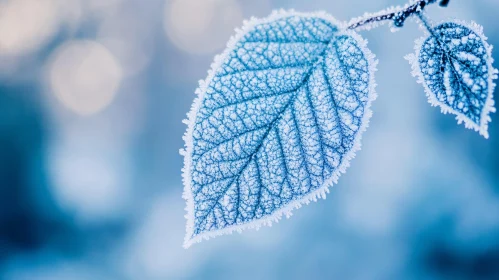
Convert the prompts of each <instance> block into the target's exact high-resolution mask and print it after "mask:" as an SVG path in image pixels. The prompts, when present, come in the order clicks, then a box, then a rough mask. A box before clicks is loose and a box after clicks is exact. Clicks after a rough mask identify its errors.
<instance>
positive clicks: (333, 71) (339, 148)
mask: <svg viewBox="0 0 499 280" xmlns="http://www.w3.org/2000/svg"><path fill="white" fill-rule="evenodd" d="M365 45H366V43H365V42H364V41H363V40H362V39H361V38H360V37H359V36H358V35H356V34H355V33H353V32H351V31H348V32H347V31H343V25H342V24H339V23H338V22H336V21H335V20H334V19H333V18H331V17H330V16H327V15H326V14H298V13H294V12H277V13H274V14H273V15H271V16H270V17H269V18H267V19H264V20H256V19H253V20H252V21H250V22H247V23H246V24H245V26H244V27H243V30H240V31H238V34H237V35H236V37H235V38H233V39H232V40H231V42H230V43H229V45H228V48H227V50H226V51H225V52H224V53H223V54H222V55H221V56H218V57H217V58H216V59H215V63H214V64H213V66H212V70H211V71H210V72H209V75H208V78H207V79H206V80H205V81H203V82H201V84H200V88H199V89H198V91H197V93H198V95H199V97H198V99H197V100H196V101H195V102H194V105H193V108H192V111H191V112H190V114H189V119H188V120H187V124H188V126H189V127H188V130H187V133H186V135H185V137H184V139H185V141H186V150H185V151H184V150H183V151H182V153H183V154H184V156H185V158H184V161H185V166H184V170H183V171H184V184H185V191H184V197H185V198H186V200H187V216H186V217H187V235H186V240H185V244H184V246H186V247H188V246H190V245H191V244H192V243H194V242H199V241H200V240H202V239H207V238H209V237H213V236H216V235H220V234H225V233H231V232H232V231H234V230H238V231H241V230H242V229H245V228H253V227H256V228H258V227H259V226H261V225H263V224H270V223H271V222H272V221H277V220H278V219H279V218H280V217H281V216H282V215H283V214H285V215H288V216H289V215H290V214H291V211H292V210H293V209H294V208H298V207H300V205H301V204H302V203H308V202H309V201H310V200H316V199H317V197H325V193H326V192H327V190H328V187H329V186H331V185H332V184H333V183H336V181H337V179H338V177H339V175H340V173H341V172H345V169H346V168H347V167H348V165H349V161H350V159H352V158H353V157H354V153H355V151H356V150H358V149H359V148H360V138H361V134H362V132H363V131H364V130H365V128H366V127H367V124H368V121H369V118H370V116H371V111H370V109H369V107H370V103H371V101H372V100H374V99H375V92H374V86H375V83H374V77H373V73H374V70H375V62H374V60H373V55H372V54H371V53H370V52H369V51H368V50H367V49H366V47H365Z"/></svg>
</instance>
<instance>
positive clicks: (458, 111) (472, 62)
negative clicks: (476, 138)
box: [408, 22, 497, 138]
mask: <svg viewBox="0 0 499 280" xmlns="http://www.w3.org/2000/svg"><path fill="white" fill-rule="evenodd" d="M486 39H487V38H485V36H484V35H483V32H482V27H481V26H479V25H477V24H475V23H472V24H470V25H467V24H465V23H459V22H445V23H442V24H440V25H438V26H436V27H434V28H432V32H431V34H430V36H429V37H428V38H426V39H424V41H423V40H420V41H419V42H417V43H416V54H415V55H410V56H408V59H409V61H411V63H412V65H413V70H414V71H413V73H414V75H415V76H417V77H419V81H420V82H421V83H423V84H424V86H425V90H426V93H427V95H428V97H429V101H430V103H431V104H432V105H434V106H440V107H441V109H442V111H443V112H444V113H448V112H449V113H452V114H455V115H456V116H457V120H458V122H459V123H461V122H464V124H465V126H466V127H467V128H472V129H475V130H476V131H479V132H480V134H482V135H483V136H484V137H485V138H488V132H487V129H488V123H489V122H490V120H491V119H490V116H489V114H490V112H495V108H494V100H493V96H492V95H493V92H494V87H495V84H494V82H493V79H495V78H497V70H495V69H494V68H493V67H492V62H493V59H492V55H491V52H492V48H491V47H490V46H489V45H488V44H487V41H486Z"/></svg>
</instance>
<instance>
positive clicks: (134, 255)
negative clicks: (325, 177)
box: [0, 0, 499, 280]
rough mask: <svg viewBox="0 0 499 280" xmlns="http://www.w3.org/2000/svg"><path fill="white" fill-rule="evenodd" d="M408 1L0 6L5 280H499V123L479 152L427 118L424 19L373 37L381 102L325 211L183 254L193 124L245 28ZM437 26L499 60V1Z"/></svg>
mask: <svg viewBox="0 0 499 280" xmlns="http://www.w3.org/2000/svg"><path fill="white" fill-rule="evenodd" d="M404 3H405V2H404V1H403V0H398V1H393V0H375V1H374V0H341V1H332V0H307V1H306V0H252V1H247V0H239V1H238V0H147V1H143V0H2V1H0V279H2V280H4V279H5V280H42V279H43V280H59V279H65V280H66V279H69V280H73V279H75V280H80V279H85V280H86V279H92V280H101V279H105V280H115V279H116V280H121V279H124V280H128V279H130V280H149V279H151V280H154V279H286V278H287V279H307V278H308V279H499V116H498V115H497V114H493V115H492V119H493V121H492V123H491V125H490V140H484V139H483V137H481V136H480V135H479V134H478V133H475V132H473V131H471V130H467V129H465V128H464V126H462V125H460V126H458V125H457V124H456V122H455V120H454V118H453V117H452V116H450V115H442V114H440V112H439V109H436V108H432V107H430V106H429V104H428V103H427V101H426V97H425V94H424V92H423V88H422V87H421V86H420V85H419V84H417V83H416V80H415V78H413V77H412V76H411V74H410V71H411V69H410V66H409V64H408V62H407V61H405V60H404V58H403V57H404V56H405V55H406V54H408V53H411V52H413V46H414V40H415V39H416V38H419V37H420V36H421V35H422V34H423V33H422V31H421V30H419V28H418V26H417V25H416V23H414V22H413V21H409V22H407V23H406V27H404V28H403V29H402V30H400V31H399V32H396V33H391V32H390V30H389V28H388V27H387V26H384V27H380V28H378V29H376V30H373V31H370V32H366V31H363V32H361V34H362V35H363V36H364V37H365V38H367V39H368V40H369V47H370V48H371V50H372V51H373V52H374V53H375V54H376V55H377V57H378V59H379V60H380V63H379V65H378V68H379V71H378V72H377V82H378V84H379V86H378V88H377V91H378V93H379V98H378V99H377V100H376V101H375V102H374V104H373V111H374V116H373V118H372V120H371V125H370V128H369V129H368V131H367V132H366V133H365V134H364V137H363V149H362V150H361V151H360V152H359V153H358V154H357V158H356V159H354V160H353V161H352V166H351V168H349V170H348V172H347V174H345V175H343V176H342V177H341V178H340V181H339V184H338V185H336V186H335V187H334V188H333V189H332V190H331V192H330V194H329V195H328V198H327V200H321V201H319V202H317V203H313V204H311V205H308V206H306V207H303V208H302V209H300V210H298V211H295V213H294V216H293V217H292V218H291V219H289V220H287V219H285V220H282V221H281V222H280V223H278V224H275V225H274V226H273V227H272V228H262V229H260V230H259V231H254V230H249V231H246V232H244V233H243V234H235V235H231V236H224V237H219V238H216V239H213V240H210V241H208V242H203V243H201V244H197V245H195V246H193V247H192V248H191V249H189V250H184V249H183V248H182V242H183V235H184V231H185V219H184V217H183V216H184V214H185V211H184V205H185V204H184V200H183V199H182V198H181V194H182V188H183V186H182V181H181V171H180V170H181V168H182V164H183V162H182V160H183V159H182V157H181V156H180V155H179V154H178V150H179V149H180V148H182V146H183V141H182V135H183V133H184V131H185V125H183V124H182V122H181V121H182V119H184V118H185V114H186V113H187V112H188V111H189V108H190V105H191V102H192V101H193V99H194V90H195V89H196V87H197V81H198V80H200V79H204V78H205V76H206V71H207V70H208V68H209V66H210V63H211V62H212V60H213V56H214V55H215V54H216V53H220V52H221V51H222V49H223V47H224V45H225V43H226V42H227V40H228V39H229V37H230V36H231V35H232V34H233V30H234V28H235V27H239V26H241V24H242V21H243V19H245V18H248V17H251V16H258V17H264V16H266V15H268V14H270V12H271V11H272V10H273V9H276V8H286V9H290V8H293V9H296V10H300V11H315V10H325V11H327V12H329V13H330V14H332V15H333V16H335V17H336V18H338V19H339V20H345V21H346V20H349V19H350V18H351V17H356V16H359V15H361V14H363V13H364V12H366V11H369V12H375V11H378V10H380V9H383V8H385V7H387V6H389V5H393V4H404ZM428 11H429V14H430V16H431V17H432V18H433V19H434V20H435V21H440V20H443V19H446V18H459V19H463V20H475V21H477V22H478V23H480V24H482V25H483V26H484V31H485V34H486V35H487V36H489V38H490V40H489V43H491V44H492V45H496V46H499V24H497V12H498V11H499V1H497V0H473V1H470V0H466V1H464V0H453V1H450V5H449V7H448V8H446V9H441V8H439V7H438V5H432V6H431V7H430V8H429V9H428ZM494 57H495V58H496V59H498V60H499V51H496V49H495V50H494ZM495 66H496V67H498V64H495ZM496 95H497V93H496ZM496 103H499V100H497V99H496Z"/></svg>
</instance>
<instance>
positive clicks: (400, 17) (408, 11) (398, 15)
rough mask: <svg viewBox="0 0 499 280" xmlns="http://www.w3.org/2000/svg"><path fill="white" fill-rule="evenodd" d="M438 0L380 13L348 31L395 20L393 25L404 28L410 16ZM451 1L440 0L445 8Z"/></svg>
mask: <svg viewBox="0 0 499 280" xmlns="http://www.w3.org/2000/svg"><path fill="white" fill-rule="evenodd" d="M437 1H438V0H420V1H418V2H417V3H414V4H412V5H407V6H406V7H405V8H404V9H400V10H396V11H393V12H387V13H385V14H384V13H383V12H380V13H378V14H377V15H374V16H372V17H369V18H365V19H362V20H360V21H357V22H354V23H352V24H350V25H349V26H348V29H357V28H359V27H361V26H364V25H368V24H371V23H375V22H380V21H386V20H393V24H394V25H395V26H396V27H402V26H403V25H404V22H405V20H406V19H407V18H409V17H410V16H412V15H414V14H417V13H420V12H421V11H423V10H424V8H425V7H426V6H427V5H429V4H433V3H435V2H437ZM449 1H450V0H440V6H442V7H445V6H447V5H448V4H449Z"/></svg>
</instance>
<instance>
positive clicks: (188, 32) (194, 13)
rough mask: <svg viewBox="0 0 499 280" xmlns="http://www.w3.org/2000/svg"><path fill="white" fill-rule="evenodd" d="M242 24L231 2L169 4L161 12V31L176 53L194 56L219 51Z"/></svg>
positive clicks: (185, 0) (176, 0)
mask: <svg viewBox="0 0 499 280" xmlns="http://www.w3.org/2000/svg"><path fill="white" fill-rule="evenodd" d="M242 21H243V15H242V12H241V7H240V6H239V4H238V3H237V2H236V1H234V0H173V1H168V2H167V5H166V9H165V21H164V24H165V31H166V35H167V36H168V38H169V39H170V40H171V41H172V42H173V44H175V46H177V47H178V48H179V49H181V50H183V51H186V52H189V53H195V54H204V53H211V52H214V51H216V50H218V49H220V48H223V47H224V46H225V44H226V42H227V39H228V38H230V36H231V35H233V33H234V28H235V27H237V26H240V25H241V24H242Z"/></svg>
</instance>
